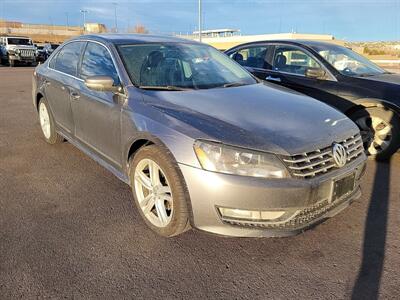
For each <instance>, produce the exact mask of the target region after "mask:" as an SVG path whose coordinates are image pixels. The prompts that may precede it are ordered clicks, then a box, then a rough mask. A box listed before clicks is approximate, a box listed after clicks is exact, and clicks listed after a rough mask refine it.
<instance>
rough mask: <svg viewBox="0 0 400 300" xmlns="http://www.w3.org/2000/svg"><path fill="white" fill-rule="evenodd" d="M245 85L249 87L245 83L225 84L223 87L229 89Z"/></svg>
mask: <svg viewBox="0 0 400 300" xmlns="http://www.w3.org/2000/svg"><path fill="white" fill-rule="evenodd" d="M243 85H247V83H244V82H231V83H225V84H224V85H223V87H224V88H227V87H235V86H243Z"/></svg>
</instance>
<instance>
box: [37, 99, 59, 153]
mask: <svg viewBox="0 0 400 300" xmlns="http://www.w3.org/2000/svg"><path fill="white" fill-rule="evenodd" d="M41 103H43V104H44V105H45V106H46V109H47V112H48V114H49V119H50V137H49V138H46V136H45V135H44V133H43V130H42V128H40V131H41V132H42V134H43V138H44V140H45V141H46V142H47V143H49V144H51V145H55V144H61V143H62V142H64V138H63V137H62V136H61V135H59V134H58V133H57V131H56V126H55V122H54V117H53V115H52V113H51V110H50V108H49V104H48V102H47V100H46V98H42V99H40V101H39V104H38V117H39V118H40V116H39V113H40V112H39V108H40V104H41ZM39 126H40V119H39Z"/></svg>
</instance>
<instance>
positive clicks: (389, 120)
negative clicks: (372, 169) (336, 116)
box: [350, 107, 400, 160]
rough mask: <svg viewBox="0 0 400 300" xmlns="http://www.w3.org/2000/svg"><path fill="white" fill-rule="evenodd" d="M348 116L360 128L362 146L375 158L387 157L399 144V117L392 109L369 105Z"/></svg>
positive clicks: (382, 158)
mask: <svg viewBox="0 0 400 300" xmlns="http://www.w3.org/2000/svg"><path fill="white" fill-rule="evenodd" d="M350 118H351V119H352V120H353V121H354V122H355V123H356V124H357V125H358V127H359V128H360V132H361V136H362V139H363V142H364V148H365V149H366V152H367V154H368V155H369V156H371V157H372V158H374V159H376V160H387V159H389V158H390V157H391V156H392V155H393V154H394V153H395V152H396V151H397V150H398V149H399V146H400V118H399V116H398V115H397V114H396V113H394V112H393V111H392V110H387V109H384V108H378V107H370V108H365V109H362V110H359V111H356V112H355V113H354V114H353V115H351V116H350Z"/></svg>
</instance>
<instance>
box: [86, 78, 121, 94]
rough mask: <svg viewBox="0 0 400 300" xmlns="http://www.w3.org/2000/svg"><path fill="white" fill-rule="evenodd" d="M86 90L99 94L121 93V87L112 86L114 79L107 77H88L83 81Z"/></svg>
mask: <svg viewBox="0 0 400 300" xmlns="http://www.w3.org/2000/svg"><path fill="white" fill-rule="evenodd" d="M85 85H86V86H87V88H88V89H91V90H93V91H99V92H114V93H117V92H121V91H122V88H121V86H116V85H114V79H112V78H111V77H109V76H89V77H87V78H86V79H85Z"/></svg>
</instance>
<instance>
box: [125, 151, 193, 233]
mask: <svg viewBox="0 0 400 300" xmlns="http://www.w3.org/2000/svg"><path fill="white" fill-rule="evenodd" d="M146 158H148V159H151V160H153V161H154V162H156V163H157V164H158V165H159V166H160V167H161V169H162V171H163V173H164V174H165V176H166V177H167V178H168V183H169V185H170V188H171V194H172V197H173V205H174V210H173V215H172V220H171V221H170V223H169V224H168V225H167V226H166V227H162V228H161V227H157V226H155V225H153V224H152V223H151V222H150V221H149V220H148V219H147V218H146V217H145V216H144V214H143V211H142V209H141V207H140V205H139V202H138V199H137V197H136V192H135V184H134V174H135V169H136V166H137V164H138V163H139V162H140V161H141V160H142V159H146ZM129 165H130V169H129V178H130V184H131V189H132V194H133V198H134V200H135V204H136V207H137V209H138V211H139V213H140V215H141V216H142V219H143V220H144V222H145V223H146V225H147V226H148V227H149V228H150V229H152V230H153V231H154V232H156V233H157V234H159V235H161V236H164V237H173V236H176V235H179V234H182V233H184V232H185V231H187V230H189V229H190V228H191V226H190V218H189V216H190V212H189V205H188V203H190V200H189V192H188V190H187V187H186V183H185V180H184V178H183V175H182V173H181V171H180V170H179V167H178V164H177V163H176V161H175V159H174V157H173V156H172V154H171V152H170V151H169V150H168V149H167V148H166V147H164V146H159V145H154V144H152V145H149V146H145V147H142V148H140V149H139V150H138V151H137V152H136V153H135V154H134V155H132V157H131V159H130V164H129Z"/></svg>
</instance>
